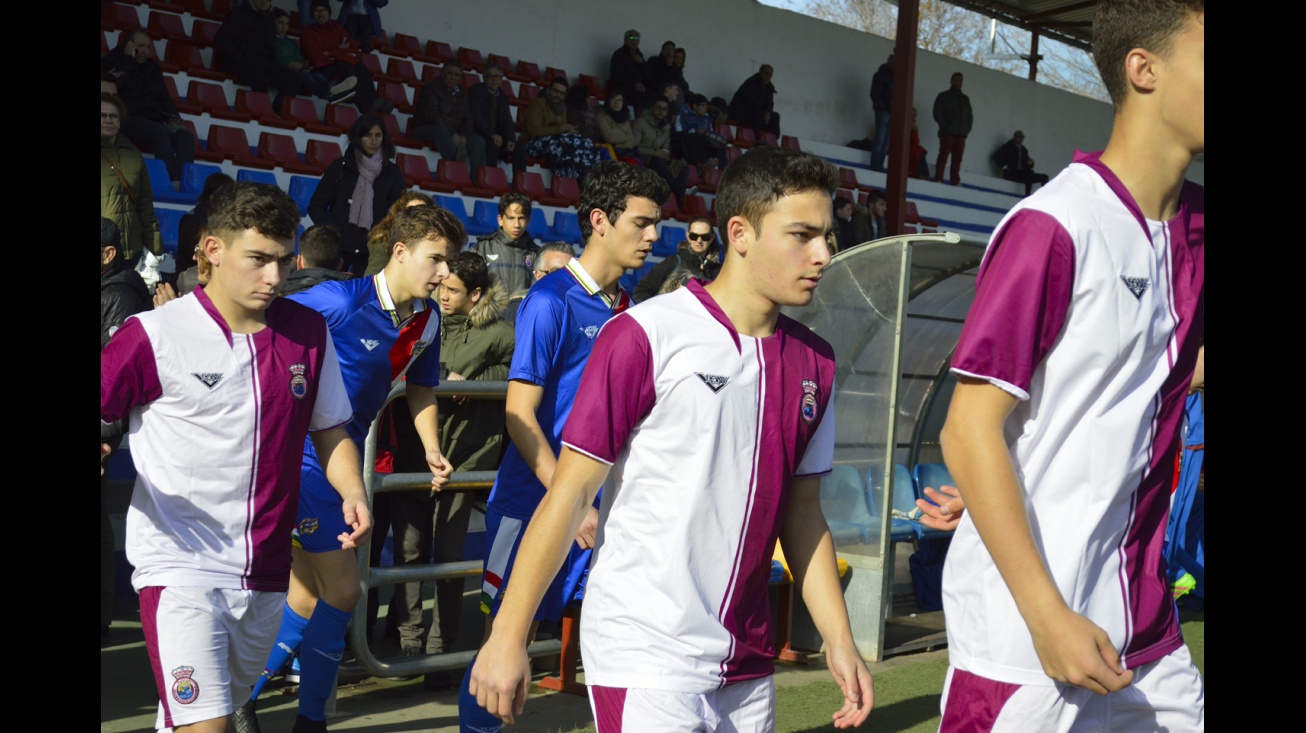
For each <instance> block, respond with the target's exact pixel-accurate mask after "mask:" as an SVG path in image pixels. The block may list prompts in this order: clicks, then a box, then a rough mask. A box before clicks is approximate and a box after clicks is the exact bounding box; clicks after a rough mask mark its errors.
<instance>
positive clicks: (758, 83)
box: [730, 73, 775, 120]
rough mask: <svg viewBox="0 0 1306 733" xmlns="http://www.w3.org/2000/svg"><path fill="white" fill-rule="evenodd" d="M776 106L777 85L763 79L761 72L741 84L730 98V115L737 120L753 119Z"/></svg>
mask: <svg viewBox="0 0 1306 733" xmlns="http://www.w3.org/2000/svg"><path fill="white" fill-rule="evenodd" d="M774 108H775V85H774V84H772V83H771V82H769V81H762V75H761V73H757V74H753V75H752V76H750V77H748V78H747V79H745V80H744V83H743V84H740V85H739V89H737V90H735V96H733V97H731V98H730V116H731V117H733V118H735V119H737V120H751V119H753V118H754V117H757V116H758V115H760V114H762V113H763V112H771V111H773V110H774Z"/></svg>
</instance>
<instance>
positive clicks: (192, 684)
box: [172, 667, 200, 705]
mask: <svg viewBox="0 0 1306 733" xmlns="http://www.w3.org/2000/svg"><path fill="white" fill-rule="evenodd" d="M193 674H195V668H194V667H178V668H176V669H174V670H172V677H173V679H174V680H176V681H175V682H173V683H172V699H173V700H176V701H177V702H178V703H180V704H182V705H189V704H191V703H193V702H195V701H196V700H198V699H200V685H199V683H198V682H196V681H195V680H193V679H191V675H193Z"/></svg>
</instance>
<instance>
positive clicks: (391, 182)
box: [308, 145, 407, 259]
mask: <svg viewBox="0 0 1306 733" xmlns="http://www.w3.org/2000/svg"><path fill="white" fill-rule="evenodd" d="M355 150H356V148H355V147H354V146H353V145H350V146H349V147H348V148H347V149H346V150H345V154H344V155H343V156H341V157H340V158H337V159H336V160H335V161H333V162H332V163H331V165H329V166H327V169H326V172H325V173H323V174H322V180H321V182H319V183H318V185H317V190H316V191H314V192H313V198H311V199H309V201H308V216H309V218H311V219H312V220H313V223H314V224H331V225H332V226H334V227H335V228H336V229H339V230H340V255H341V256H342V257H344V258H345V259H349V255H350V253H353V252H362V251H363V250H365V249H367V230H366V229H364V228H362V227H359V226H355V225H353V224H350V223H349V202H350V201H351V200H353V198H354V187H355V186H356V185H358V160H357V158H355V157H354V151H355ZM405 188H407V187H406V186H405V185H404V174H403V173H402V172H400V170H399V166H397V165H395V164H394V162H392V161H389V160H387V161H385V163H383V164H382V165H381V172H380V173H378V174H377V176H376V180H375V181H373V182H372V225H373V226H375V225H376V223H377V222H379V221H381V220H382V219H384V218H385V217H386V214H388V213H389V212H390V205H391V204H393V203H394V202H395V201H398V200H399V197H400V196H402V195H403V193H404V189H405Z"/></svg>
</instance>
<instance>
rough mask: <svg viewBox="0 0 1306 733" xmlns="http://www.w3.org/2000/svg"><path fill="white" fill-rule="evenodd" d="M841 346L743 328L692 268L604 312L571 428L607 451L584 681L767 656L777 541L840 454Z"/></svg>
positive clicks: (692, 673) (671, 685)
mask: <svg viewBox="0 0 1306 733" xmlns="http://www.w3.org/2000/svg"><path fill="white" fill-rule="evenodd" d="M833 378H834V353H833V350H832V349H831V348H830V345H829V344H827V343H826V342H825V341H823V340H822V339H821V338H820V337H818V336H816V335H815V334H813V333H812V332H811V331H809V330H808V329H807V328H806V327H804V326H802V325H800V324H799V323H797V322H796V321H794V320H792V319H789V318H787V317H785V316H780V321H779V323H778V324H777V325H776V332H775V333H774V334H773V335H771V336H768V337H766V338H752V337H748V336H741V335H740V334H739V333H738V332H736V331H735V329H734V327H733V326H732V325H731V323H730V320H729V319H728V318H727V317H726V316H725V314H724V313H723V312H722V311H721V309H720V308H719V307H718V306H717V304H716V302H715V301H713V300H712V298H711V296H710V295H708V294H707V292H706V291H705V290H704V289H703V287H702V285H701V284H700V283H699V282H698V281H691V282H690V284H689V285H688V286H687V287H685V288H682V289H680V290H678V291H675V292H673V293H669V294H666V295H660V296H658V297H656V298H653V299H651V300H649V301H647V302H646V303H643V304H641V305H638V306H636V307H635V308H633V309H631V310H629V311H627V312H626V313H624V314H622V315H619V316H616V317H615V318H613V319H612V320H611V321H609V322H608V323H607V324H606V325H605V326H604V327H603V330H602V331H601V332H600V334H599V337H598V341H597V343H596V344H595V345H594V351H593V353H592V354H591V355H590V359H589V363H588V364H587V365H586V368H585V373H584V376H583V377H582V378H581V384H580V390H579V393H578V395H577V398H576V403H575V406H574V407H573V408H572V413H571V417H570V419H569V420H568V421H567V426H566V428H565V429H564V431H563V435H562V441H563V443H564V444H565V445H568V446H570V447H571V448H572V449H573V450H577V451H580V452H582V453H584V454H586V455H589V456H591V457H593V458H595V459H597V460H599V461H603V462H605V463H609V464H612V466H613V468H612V471H611V472H610V473H609V476H608V480H607V483H606V484H605V485H604V487H603V503H602V508H601V510H600V523H599V527H600V529H599V536H598V543H597V545H596V547H597V549H596V550H595V553H596V554H595V559H594V566H593V569H592V570H591V572H590V578H589V585H588V586H587V588H586V590H585V604H584V606H582V609H581V618H582V623H581V653H582V655H583V656H584V659H585V680H586V683H587V684H591V685H601V686H604V687H624V688H630V687H640V688H652V689H662V690H673V691H679V692H692V693H701V692H707V691H710V690H713V689H716V688H718V687H721V686H722V685H725V684H729V683H731V682H738V681H742V680H747V679H754V678H758V677H765V676H767V675H769V674H772V672H773V671H774V666H773V664H772V658H773V656H774V632H773V629H772V628H771V612H770V606H769V602H768V596H767V586H768V579H769V574H770V566H771V555H772V552H773V551H774V549H775V542H776V537H777V536H778V533H779V531H780V526H781V522H782V520H783V516H784V510H785V506H786V503H787V501H788V497H789V486H790V482H791V480H792V479H793V478H794V477H805V476H819V475H822V474H825V473H828V472H829V471H830V468H831V462H832V460H833V457H834V422H835V421H834V414H833V409H832V407H833V405H832V403H831V400H830V398H831V384H832V382H833Z"/></svg>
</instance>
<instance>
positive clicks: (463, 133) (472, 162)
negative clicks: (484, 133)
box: [409, 61, 503, 180]
mask: <svg viewBox="0 0 1306 733" xmlns="http://www.w3.org/2000/svg"><path fill="white" fill-rule="evenodd" d="M462 78H463V67H462V65H461V64H459V63H458V62H457V61H450V62H448V63H446V64H445V65H444V69H442V70H441V71H440V78H439V79H432V80H431V81H429V82H427V83H426V86H424V87H422V91H420V92H418V93H417V99H415V100H414V102H413V107H414V108H415V110H414V112H413V124H412V127H411V128H410V129H409V134H410V135H412V136H413V137H415V138H417V139H418V140H423V141H425V142H428V143H430V144H431V145H432V146H433V147H434V148H435V149H436V150H438V151H439V152H440V157H441V158H444V159H445V160H456V161H459V162H460V163H467V164H468V168H469V171H468V172H469V173H470V174H471V176H472V179H473V180H475V178H476V171H478V170H480V167H481V166H483V165H485V147H486V146H485V139H484V138H482V137H481V136H480V135H475V134H473V127H472V113H471V109H470V107H469V106H468V103H467V93H466V92H464V91H463V87H462ZM499 78H500V79H502V78H503V77H502V76H500V77H499ZM495 160H496V162H497V160H498V158H497V155H496V158H495Z"/></svg>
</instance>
